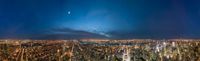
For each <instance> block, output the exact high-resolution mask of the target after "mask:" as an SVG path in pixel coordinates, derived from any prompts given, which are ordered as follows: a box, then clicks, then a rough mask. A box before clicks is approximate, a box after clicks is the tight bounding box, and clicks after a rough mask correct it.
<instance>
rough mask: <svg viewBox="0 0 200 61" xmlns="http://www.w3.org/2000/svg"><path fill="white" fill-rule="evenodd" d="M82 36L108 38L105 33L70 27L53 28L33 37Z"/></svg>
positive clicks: (78, 37) (59, 37)
mask: <svg viewBox="0 0 200 61" xmlns="http://www.w3.org/2000/svg"><path fill="white" fill-rule="evenodd" d="M82 38H107V37H106V36H104V35H100V34H96V33H91V32H87V31H82V30H74V29H69V28H62V29H52V30H51V31H50V32H48V34H40V35H38V36H34V37H32V38H31V39H82Z"/></svg>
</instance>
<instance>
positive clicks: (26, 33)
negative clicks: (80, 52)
mask: <svg viewBox="0 0 200 61" xmlns="http://www.w3.org/2000/svg"><path fill="white" fill-rule="evenodd" d="M0 38H15V39H71V38H73V39H78V38H110V39H132V38H161V39H163V38H164V39H165V38H200V0H0Z"/></svg>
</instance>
